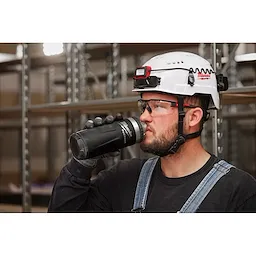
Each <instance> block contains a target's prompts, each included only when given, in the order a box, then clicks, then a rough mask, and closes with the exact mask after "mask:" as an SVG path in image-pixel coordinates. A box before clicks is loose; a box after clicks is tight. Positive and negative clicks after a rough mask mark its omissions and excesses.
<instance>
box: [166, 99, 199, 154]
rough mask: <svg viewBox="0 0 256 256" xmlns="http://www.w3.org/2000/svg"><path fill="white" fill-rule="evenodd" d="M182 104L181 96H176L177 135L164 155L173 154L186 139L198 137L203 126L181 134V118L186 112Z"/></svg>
mask: <svg viewBox="0 0 256 256" xmlns="http://www.w3.org/2000/svg"><path fill="white" fill-rule="evenodd" d="M183 104H184V98H183V96H178V111H179V122H178V136H177V137H176V139H175V141H174V142H173V143H172V144H171V146H170V148H169V149H168V152H167V154H166V155H169V154H175V153H176V152H177V151H178V149H179V147H180V146H181V145H182V144H184V143H185V141H186V140H187V139H192V138H196V137H199V136H200V134H201V132H202V130H203V127H201V129H200V130H199V131H197V132H194V133H190V134H183V119H184V117H185V114H186V113H185V111H184V107H183Z"/></svg>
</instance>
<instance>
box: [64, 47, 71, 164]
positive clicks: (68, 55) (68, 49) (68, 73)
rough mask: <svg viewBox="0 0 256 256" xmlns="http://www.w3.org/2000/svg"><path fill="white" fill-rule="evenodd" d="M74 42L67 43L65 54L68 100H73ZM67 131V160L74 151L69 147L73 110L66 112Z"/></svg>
mask: <svg viewBox="0 0 256 256" xmlns="http://www.w3.org/2000/svg"><path fill="white" fill-rule="evenodd" d="M71 48H72V44H71V43H67V44H65V55H66V99H67V101H68V102H71V101H72V60H71V59H72V54H71V51H72V49H71ZM66 127H67V129H66V131H67V152H68V154H67V161H69V160H70V159H71V156H72V152H71V149H70V147H69V141H68V139H69V136H70V134H71V133H72V120H71V112H70V111H67V112H66Z"/></svg>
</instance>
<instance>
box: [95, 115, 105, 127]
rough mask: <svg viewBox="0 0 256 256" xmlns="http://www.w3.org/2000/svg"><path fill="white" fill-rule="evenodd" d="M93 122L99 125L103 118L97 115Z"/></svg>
mask: <svg viewBox="0 0 256 256" xmlns="http://www.w3.org/2000/svg"><path fill="white" fill-rule="evenodd" d="M93 123H94V126H100V125H102V124H103V120H102V118H101V117H99V116H97V117H95V118H94V121H93Z"/></svg>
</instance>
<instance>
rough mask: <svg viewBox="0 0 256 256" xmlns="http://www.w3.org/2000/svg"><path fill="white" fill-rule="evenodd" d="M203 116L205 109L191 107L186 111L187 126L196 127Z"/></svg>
mask: <svg viewBox="0 0 256 256" xmlns="http://www.w3.org/2000/svg"><path fill="white" fill-rule="evenodd" d="M202 117H203V110H202V109H201V108H191V109H189V110H188V111H187V113H186V118H185V119H186V126H187V127H194V126H197V125H199V123H200V121H201V120H202Z"/></svg>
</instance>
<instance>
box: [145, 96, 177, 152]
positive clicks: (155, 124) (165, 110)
mask: <svg viewBox="0 0 256 256" xmlns="http://www.w3.org/2000/svg"><path fill="white" fill-rule="evenodd" d="M157 99H159V100H157ZM161 100H162V101H161ZM169 101H171V102H177V98H176V97H174V96H172V95H167V94H166V95H165V94H160V93H154V92H145V93H143V95H142V102H141V109H142V111H143V110H144V109H145V110H144V112H143V113H142V114H141V116H140V120H141V121H142V122H145V123H146V124H147V128H146V132H145V138H144V140H143V141H142V142H141V144H140V147H141V149H142V150H143V151H145V152H148V153H152V154H155V155H160V156H161V155H164V154H165V153H166V151H167V150H168V149H169V147H170V145H171V144H172V143H173V142H174V140H175V139H176V137H177V135H178V108H177V107H173V106H172V105H174V103H171V102H169Z"/></svg>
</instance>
